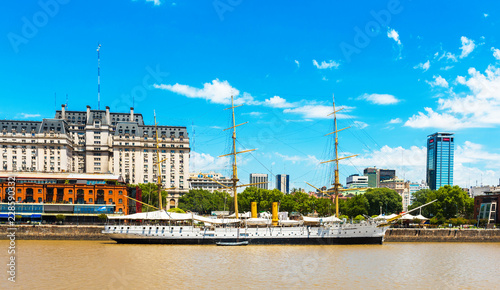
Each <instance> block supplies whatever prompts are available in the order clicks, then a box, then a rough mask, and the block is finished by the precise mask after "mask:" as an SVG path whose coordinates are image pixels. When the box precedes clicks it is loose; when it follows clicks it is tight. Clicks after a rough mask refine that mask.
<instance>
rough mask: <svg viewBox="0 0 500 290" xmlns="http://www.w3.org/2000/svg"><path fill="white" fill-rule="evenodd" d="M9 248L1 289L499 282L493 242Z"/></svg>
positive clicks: (498, 247) (22, 244) (0, 245)
mask: <svg viewBox="0 0 500 290" xmlns="http://www.w3.org/2000/svg"><path fill="white" fill-rule="evenodd" d="M2 249H3V250H2ZM7 249H8V241H0V263H1V264H3V265H6V263H8V259H9V255H8V253H7ZM16 250H17V254H16V261H17V277H16V280H17V282H16V283H15V285H13V283H10V282H8V281H7V280H6V279H7V274H6V271H2V274H1V275H0V278H1V280H0V288H1V289H9V288H11V287H12V286H15V287H14V288H13V289H82V288H86V289H138V288H142V289H158V288H164V289H167V288H181V287H182V288H229V287H231V288H234V287H245V288H263V287H266V288H269V287H273V288H279V289H283V288H302V289H304V288H322V289H325V288H333V287H341V288H343V289H361V288H364V289H366V288H374V289H387V288H393V287H397V288H402V287H410V288H411V289H429V288H439V289H454V288H455V289H456V288H462V289H463V288H471V289H473V288H482V287H488V288H494V287H497V286H498V285H499V283H500V275H498V261H500V243H385V244H384V245H366V246H364V245H353V246H246V247H217V246H169V245H120V244H115V243H114V242H108V241H18V243H17V248H16ZM4 268H5V269H6V268H7V267H6V266H4Z"/></svg>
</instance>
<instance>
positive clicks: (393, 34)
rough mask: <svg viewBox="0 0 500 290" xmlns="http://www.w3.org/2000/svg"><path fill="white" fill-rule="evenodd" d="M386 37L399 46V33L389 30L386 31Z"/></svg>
mask: <svg viewBox="0 0 500 290" xmlns="http://www.w3.org/2000/svg"><path fill="white" fill-rule="evenodd" d="M387 37H389V38H391V39H393V40H394V41H395V42H396V43H397V44H398V45H401V40H399V33H398V32H397V31H396V30H394V29H392V28H389V29H388V30H387Z"/></svg>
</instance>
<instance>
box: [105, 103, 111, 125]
mask: <svg viewBox="0 0 500 290" xmlns="http://www.w3.org/2000/svg"><path fill="white" fill-rule="evenodd" d="M106 123H108V125H111V117H110V116H109V106H106Z"/></svg>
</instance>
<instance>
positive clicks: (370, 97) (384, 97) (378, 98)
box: [358, 94, 400, 105]
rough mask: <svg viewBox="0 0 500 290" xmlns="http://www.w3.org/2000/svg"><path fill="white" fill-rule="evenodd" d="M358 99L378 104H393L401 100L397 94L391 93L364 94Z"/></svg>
mask: <svg viewBox="0 0 500 290" xmlns="http://www.w3.org/2000/svg"><path fill="white" fill-rule="evenodd" d="M358 99H360V100H367V101H369V102H370V103H373V104H377V105H393V104H397V103H399V102H400V100H398V99H397V98H396V97H395V96H393V95H389V94H364V95H362V96H360V97H359V98H358Z"/></svg>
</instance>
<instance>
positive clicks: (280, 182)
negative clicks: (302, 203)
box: [276, 174, 290, 194]
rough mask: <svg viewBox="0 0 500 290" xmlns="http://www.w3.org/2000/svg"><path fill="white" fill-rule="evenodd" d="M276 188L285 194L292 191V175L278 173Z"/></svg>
mask: <svg viewBox="0 0 500 290" xmlns="http://www.w3.org/2000/svg"><path fill="white" fill-rule="evenodd" d="M276 189H278V190H279V191H281V192H283V193H284V194H289V193H290V175H288V174H278V175H276Z"/></svg>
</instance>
